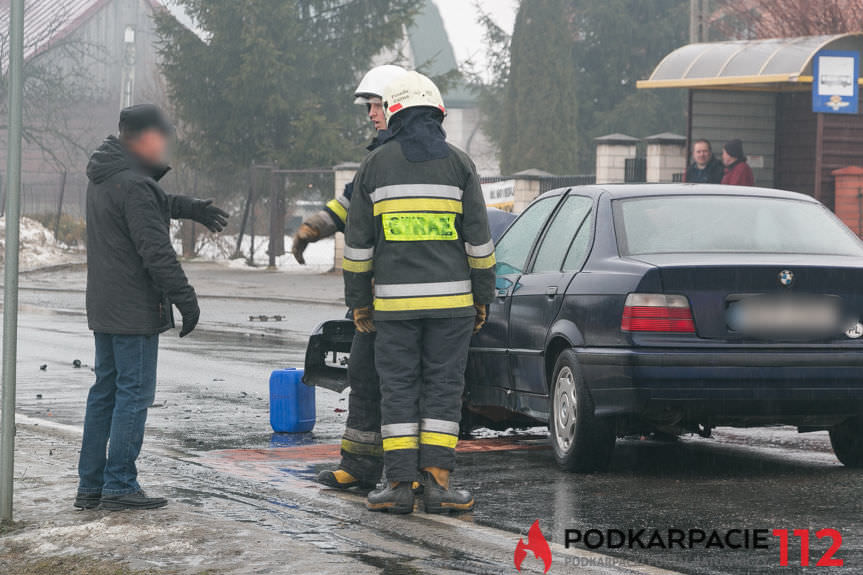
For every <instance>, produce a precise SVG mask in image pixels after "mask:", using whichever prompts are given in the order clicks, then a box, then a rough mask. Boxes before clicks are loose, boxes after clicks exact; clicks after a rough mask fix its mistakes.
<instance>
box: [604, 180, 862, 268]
mask: <svg viewBox="0 0 863 575" xmlns="http://www.w3.org/2000/svg"><path fill="white" fill-rule="evenodd" d="M614 216H615V229H616V233H617V243H618V247H619V249H620V253H621V255H639V254H662V253H703V252H719V253H727V252H731V253H782V254H825V255H827V254H835V255H848V256H863V242H861V241H860V240H859V239H858V238H857V237H856V236H855V235H854V234H853V232H851V230H849V229H848V228H847V227H846V226H845V225H844V224H843V223H842V222H841V221H840V220H839V219H838V218H836V216H834V215H833V214H832V213H831V212H830V211H829V210H828V209H827V208H825V207H823V206H822V205H820V204H814V203H811V202H807V201H801V200H789V199H782V198H768V197H763V196H751V197H747V196H719V195H717V196H651V197H644V198H629V199H622V200H615V202H614Z"/></svg>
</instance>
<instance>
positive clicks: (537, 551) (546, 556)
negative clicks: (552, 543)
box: [515, 519, 551, 573]
mask: <svg viewBox="0 0 863 575" xmlns="http://www.w3.org/2000/svg"><path fill="white" fill-rule="evenodd" d="M528 549H530V550H531V551H533V556H534V557H536V558H537V559H542V564H543V565H545V571H543V573H548V570H549V569H551V547H549V546H548V541H547V540H546V539H545V535H543V534H542V530H540V528H539V519H537V520H536V521H534V522H533V525H531V526H530V531H528V532H527V544H525V542H524V539H519V540H518V545H516V546H515V568H516V569H518V572H519V573H521V562H522V561H524V558H525V557H527V551H528Z"/></svg>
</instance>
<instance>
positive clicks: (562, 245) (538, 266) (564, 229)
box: [533, 196, 593, 273]
mask: <svg viewBox="0 0 863 575" xmlns="http://www.w3.org/2000/svg"><path fill="white" fill-rule="evenodd" d="M592 207H593V200H592V199H591V198H586V197H584V196H569V197H568V198H567V199H566V201H565V202H564V203H563V206H561V208H560V210H558V212H557V214H556V215H555V216H554V221H553V222H551V225H550V226H549V227H548V231H547V232H546V233H545V238H543V240H542V245H541V246H540V247H539V251H538V252H537V254H536V262H535V263H534V264H533V273H542V272H559V271H560V269H561V267H563V259H564V257H566V253H567V250H568V249H569V245H570V244H571V243H572V238H573V235H574V234H575V233H576V232H577V231H578V229H579V228H580V227H581V224H582V222H583V221H584V218H585V216H586V215H587V214H588V213H589V212H590V209H591V208H592Z"/></svg>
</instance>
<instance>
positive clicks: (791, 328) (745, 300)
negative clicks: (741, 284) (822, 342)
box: [726, 295, 842, 337]
mask: <svg viewBox="0 0 863 575" xmlns="http://www.w3.org/2000/svg"><path fill="white" fill-rule="evenodd" d="M841 319H842V313H841V306H840V300H839V298H838V297H835V296H793V297H791V296H780V297H777V296H767V295H756V296H741V297H739V298H736V299H735V298H730V301H729V302H728V310H727V312H726V321H727V324H728V328H729V329H730V330H731V331H733V332H736V333H740V334H743V335H751V336H762V337H777V336H779V337H783V336H788V337H804V336H811V337H826V336H830V335H835V334H837V333H839V332H841V331H842V329H841V325H842V321H841Z"/></svg>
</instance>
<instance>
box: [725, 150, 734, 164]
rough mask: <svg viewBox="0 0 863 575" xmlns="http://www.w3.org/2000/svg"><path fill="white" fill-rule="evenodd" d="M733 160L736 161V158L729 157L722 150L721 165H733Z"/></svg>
mask: <svg viewBox="0 0 863 575" xmlns="http://www.w3.org/2000/svg"><path fill="white" fill-rule="evenodd" d="M735 160H736V158H735V157H734V156H730V155H729V154H728V152H726V151H725V150H722V163H723V164H725V165H726V166H730V165H731V164H733V163H734V161H735Z"/></svg>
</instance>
